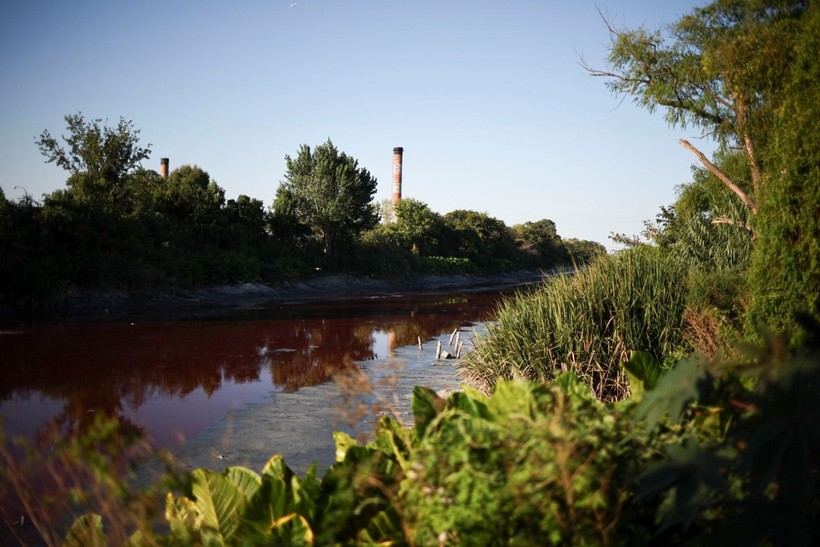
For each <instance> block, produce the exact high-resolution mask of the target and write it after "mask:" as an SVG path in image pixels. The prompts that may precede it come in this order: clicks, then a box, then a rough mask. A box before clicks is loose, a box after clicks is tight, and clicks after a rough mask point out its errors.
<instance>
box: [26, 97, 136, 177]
mask: <svg viewBox="0 0 820 547" xmlns="http://www.w3.org/2000/svg"><path fill="white" fill-rule="evenodd" d="M65 121H66V128H67V129H68V133H69V134H68V136H63V137H62V139H63V140H64V141H65V143H66V144H67V145H68V148H67V149H66V148H63V146H62V145H60V143H59V142H58V141H57V139H56V138H54V137H52V136H51V134H50V133H49V132H48V131H47V130H46V131H43V132H42V133H41V134H40V137H39V139H38V140H37V145H38V146H39V148H40V152H42V154H43V155H44V156H45V157H46V158H47V161H48V162H49V163H51V162H54V163H56V164H57V165H58V166H60V167H62V168H63V169H65V170H66V171H68V172H70V173H71V174H72V175H79V174H85V175H88V177H87V178H84V179H82V181H80V180H79V179H78V180H77V184H76V185H77V187H78V190H80V191H85V190H89V191H94V190H96V189H100V190H106V186H110V185H117V184H120V183H121V182H122V180H123V177H124V176H125V175H126V174H129V173H133V172H134V171H135V170H136V169H137V168H138V167H139V164H140V162H141V161H142V160H144V159H147V158H148V157H149V156H150V155H151V145H150V144H149V145H148V146H146V147H145V148H143V147H141V146H140V144H139V133H140V132H139V130H138V129H134V126H133V123H132V122H131V121H126V120H124V119H123V118H120V121H119V122H118V123H117V125H116V127H109V126H105V125H103V126H101V125H100V124H101V123H102V120H100V119H97V120H89V121H86V119H85V117H84V116H83V114H82V113H81V112H78V113H77V114H70V115H68V116H66V117H65Z"/></svg>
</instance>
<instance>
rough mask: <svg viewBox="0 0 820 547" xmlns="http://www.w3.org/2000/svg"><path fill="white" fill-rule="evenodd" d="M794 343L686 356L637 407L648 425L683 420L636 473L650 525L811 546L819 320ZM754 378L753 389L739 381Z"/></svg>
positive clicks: (817, 490) (700, 536) (697, 537)
mask: <svg viewBox="0 0 820 547" xmlns="http://www.w3.org/2000/svg"><path fill="white" fill-rule="evenodd" d="M803 327H804V329H805V331H806V332H807V333H809V336H808V337H807V343H806V344H805V345H803V346H802V347H800V348H798V349H796V350H793V351H785V345H784V343H783V340H782V339H780V340H777V339H771V340H769V341H767V343H766V344H765V345H764V346H763V347H760V348H751V347H750V349H749V351H748V356H747V358H746V360H744V361H742V362H738V363H733V362H722V361H711V362H710V361H694V360H690V361H686V362H684V363H681V364H679V365H678V366H677V367H676V368H675V369H673V370H672V371H671V372H670V373H668V374H666V375H665V376H664V377H663V378H662V379H661V381H660V383H659V385H658V387H657V389H655V390H654V391H652V392H649V393H648V394H647V395H646V396H645V398H644V400H643V401H642V403H641V406H640V407H639V416H640V415H643V416H645V418H646V420H647V425H648V426H649V427H652V428H656V429H661V430H662V429H664V428H667V427H669V426H670V425H671V424H675V423H679V424H682V426H683V427H682V428H680V429H678V434H677V435H673V436H667V437H666V438H665V439H664V442H663V443H662V446H661V447H660V450H661V452H662V454H663V457H662V458H661V459H660V460H658V461H656V462H654V463H652V464H651V465H649V466H648V467H647V469H646V471H645V472H644V473H643V474H642V475H641V476H640V477H639V484H640V491H639V498H648V497H651V496H656V495H658V494H660V495H661V496H662V502H661V504H660V505H659V507H658V511H657V518H658V521H657V522H658V526H659V528H658V529H659V531H664V530H677V533H679V534H680V535H681V536H680V537H686V538H689V539H691V540H693V541H698V542H704V541H705V542H709V543H718V542H727V541H728V542H732V543H739V544H744V545H752V544H753V545H758V544H768V543H772V544H778V545H780V544H788V545H810V544H814V543H816V542H817V538H818V537H820V527H818V524H817V523H818V522H820V520H818V516H820V482H818V477H820V475H819V474H818V472H820V467H818V462H819V461H820V425H818V424H820V391H818V389H817V387H818V381H820V351H819V350H820V345H818V341H820V336H818V335H820V328H818V324H817V323H816V322H809V321H807V322H805V324H804V326H803ZM747 386H753V387H747Z"/></svg>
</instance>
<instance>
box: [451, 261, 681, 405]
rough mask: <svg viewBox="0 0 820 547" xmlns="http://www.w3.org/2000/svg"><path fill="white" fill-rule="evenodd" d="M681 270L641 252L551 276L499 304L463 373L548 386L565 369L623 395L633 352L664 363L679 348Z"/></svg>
mask: <svg viewBox="0 0 820 547" xmlns="http://www.w3.org/2000/svg"><path fill="white" fill-rule="evenodd" d="M685 273H686V270H685V268H684V267H683V266H682V265H681V264H680V263H679V262H678V261H676V260H674V259H673V258H671V257H669V256H667V255H665V254H663V253H661V252H659V251H658V250H657V249H652V248H649V247H646V248H636V249H631V250H627V251H623V252H622V253H620V254H618V255H613V256H608V257H604V258H601V259H599V260H598V261H596V262H594V263H593V264H592V265H591V266H590V267H589V268H588V269H587V270H584V271H580V272H577V273H575V274H573V275H564V276H558V277H554V278H551V279H550V280H548V281H547V282H546V283H545V284H544V286H543V287H541V288H540V289H539V290H537V291H535V292H533V293H531V294H522V295H519V296H518V297H517V298H515V299H511V300H507V301H506V302H505V303H504V304H502V305H501V306H500V307H499V309H498V310H497V312H496V316H497V317H496V319H497V321H496V323H495V324H494V325H492V326H491V327H490V329H489V334H488V335H487V336H486V337H485V338H480V339H479V340H478V342H477V344H476V346H477V347H476V350H475V351H473V352H471V353H470V354H469V355H468V356H467V357H466V359H465V363H464V372H465V374H466V375H467V377H469V378H470V379H471V380H472V381H475V382H477V383H478V384H479V385H488V386H491V385H493V384H494V383H495V381H496V379H497V378H499V377H500V378H507V379H510V378H514V377H518V376H520V377H522V378H525V379H529V380H533V381H538V382H550V381H552V380H553V379H554V378H555V377H556V376H557V375H558V374H559V373H560V372H561V371H564V370H570V371H573V372H575V373H576V374H577V375H578V376H579V377H580V378H581V379H582V380H583V381H584V382H585V383H587V385H588V386H589V387H590V388H591V389H592V390H593V391H594V392H595V394H596V395H597V396H598V397H600V398H602V399H606V400H612V399H620V398H623V397H624V396H625V395H626V393H627V384H626V381H625V378H624V376H623V373H622V371H621V369H620V363H622V362H624V361H627V360H628V359H629V356H630V353H631V352H632V351H634V350H641V351H645V352H648V353H649V354H651V355H652V356H653V357H654V358H655V359H656V360H657V361H658V362H664V360H666V359H667V358H670V357H672V356H674V355H675V354H676V352H678V351H680V350H681V349H683V343H684V342H683V338H682V334H683V328H684V322H683V312H684V307H685V305H686V289H685V285H684V280H685Z"/></svg>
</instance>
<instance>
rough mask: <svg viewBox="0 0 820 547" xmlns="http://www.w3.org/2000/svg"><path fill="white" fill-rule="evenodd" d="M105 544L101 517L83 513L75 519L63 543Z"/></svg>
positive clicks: (88, 546) (85, 546) (84, 546)
mask: <svg viewBox="0 0 820 547" xmlns="http://www.w3.org/2000/svg"><path fill="white" fill-rule="evenodd" d="M107 544H108V540H107V538H106V536H105V532H104V531H103V523H102V517H101V516H100V515H97V514H88V515H83V516H81V517H79V518H78V519H77V520H75V521H74V523H73V524H72V525H71V528H70V529H69V530H68V535H67V536H66V538H65V543H64V545H65V546H66V547H96V546H100V547H104V546H105V545H107Z"/></svg>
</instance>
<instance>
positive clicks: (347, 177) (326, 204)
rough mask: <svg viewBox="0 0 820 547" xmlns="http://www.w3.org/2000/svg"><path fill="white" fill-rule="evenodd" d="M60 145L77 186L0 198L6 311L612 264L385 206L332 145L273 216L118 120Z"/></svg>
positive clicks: (539, 240)
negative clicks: (134, 295)
mask: <svg viewBox="0 0 820 547" xmlns="http://www.w3.org/2000/svg"><path fill="white" fill-rule="evenodd" d="M65 119H66V122H67V129H68V133H67V135H66V136H64V137H63V138H62V142H60V141H58V139H56V138H54V137H52V136H51V134H50V133H49V132H48V131H44V132H43V133H42V134H41V135H40V137H39V139H38V141H37V143H38V145H39V147H40V150H41V152H42V153H43V154H44V156H45V157H46V159H47V160H48V161H49V162H54V163H55V164H57V165H58V166H60V167H62V168H64V169H65V170H66V171H68V174H69V175H68V178H67V180H66V187H65V188H63V189H59V190H56V191H55V192H53V193H51V194H48V195H45V196H43V199H42V202H39V201H36V200H35V199H33V198H32V196H30V195H28V193H26V195H25V197H24V198H22V199H20V200H18V201H16V202H15V201H10V200H8V199H6V197H5V195H4V194H3V192H2V190H0V257H2V258H0V280H2V282H0V302H3V303H5V304H7V305H12V306H15V307H37V306H47V305H51V304H53V303H55V302H56V301H58V300H59V298H60V296H61V295H62V294H63V293H64V292H65V290H66V289H67V288H68V287H72V286H73V287H83V288H96V289H126V290H128V289H140V288H173V287H187V286H197V285H208V284H226V283H239V282H277V281H283V280H294V279H302V278H305V277H308V276H311V275H316V272H321V273H323V274H326V273H342V274H349V275H356V276H369V277H400V276H412V275H418V274H454V273H489V272H500V271H510V270H515V269H531V268H541V269H551V268H558V267H562V266H564V265H568V264H572V263H576V264H581V263H586V262H588V261H590V260H591V259H592V258H593V257H594V256H596V255H598V254H602V253H604V252H605V251H604V248H603V246H602V245H600V244H597V243H594V242H590V241H578V240H572V239H569V240H565V239H562V238H561V237H560V236H559V235H558V233H557V231H556V228H555V224H554V223H553V222H552V221H550V220H546V219H544V220H539V221H537V222H527V223H525V224H522V225H516V226H513V227H508V226H506V225H505V224H504V222H503V221H501V220H498V219H496V218H493V217H490V216H489V215H487V214H486V213H478V212H475V211H467V210H457V211H452V212H450V213H447V214H445V215H440V214H438V213H435V212H433V211H431V210H430V209H429V207H428V206H427V205H426V204H424V203H422V202H420V201H416V200H413V199H405V200H402V201H401V202H400V203H399V204H398V205H397V206H396V207H395V208H393V207H392V204H389V203H387V204H382V205H377V204H375V203H374V202H373V196H374V194H375V190H376V180H375V179H374V178H373V177H371V176H370V174H369V172H368V171H367V170H366V169H364V168H361V167H359V166H358V163H357V161H356V160H355V159H354V158H352V157H350V156H348V155H346V154H345V153H343V152H340V151H339V150H338V149H337V148H336V147H335V146H334V145H333V143H332V142H330V141H329V140H328V141H327V142H326V143H324V144H322V145H319V146H317V147H315V148H314V149H311V148H310V147H308V146H302V147H301V148H300V150H299V153H298V155H297V156H296V157H295V158H291V157H289V156H288V157H286V161H287V174H286V177H285V180H284V181H283V182H282V183H281V185H280V187H279V189H278V191H277V194H276V199H275V201H274V203H273V205H272V206H271V207H268V208H266V207H265V206H264V204H263V203H262V201H260V200H259V199H255V198H251V197H249V196H245V195H240V196H239V197H238V198H236V199H226V197H225V191H224V189H222V188H221V187H220V186H219V185H218V184H217V183H216V181H214V180H213V179H211V177H210V176H209V174H208V173H207V172H206V171H204V170H203V169H201V168H199V167H196V166H190V165H183V166H181V167H179V168H177V169H175V170H174V171H172V172H171V173H169V174H167V177H163V176H161V175H160V174H159V173H157V172H155V171H153V170H150V169H145V168H143V167H142V166H141V162H142V161H143V160H145V159H147V158H148V157H149V155H150V145H149V146H148V147H142V146H141V145H140V143H139V130H137V129H135V128H134V127H133V125H132V123H131V122H129V121H125V120H122V119H121V120H120V121H119V123H118V124H117V125H116V126H113V127H111V126H107V125H105V124H103V122H102V121H101V120H87V119H85V118H84V116H83V115H82V114H81V113H78V114H73V115H69V116H66V118H65Z"/></svg>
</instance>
